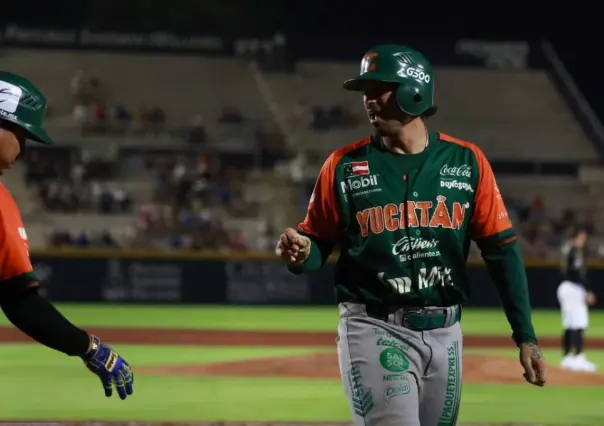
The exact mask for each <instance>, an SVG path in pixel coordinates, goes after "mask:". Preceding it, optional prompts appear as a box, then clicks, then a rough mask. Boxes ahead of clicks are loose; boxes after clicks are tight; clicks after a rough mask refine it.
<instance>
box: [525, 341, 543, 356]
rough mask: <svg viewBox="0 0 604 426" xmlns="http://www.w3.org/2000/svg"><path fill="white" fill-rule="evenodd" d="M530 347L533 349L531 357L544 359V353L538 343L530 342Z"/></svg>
mask: <svg viewBox="0 0 604 426" xmlns="http://www.w3.org/2000/svg"><path fill="white" fill-rule="evenodd" d="M528 346H529V349H530V350H531V358H532V359H542V358H543V354H542V353H541V350H539V347H538V346H537V345H535V344H534V343H529V345H528Z"/></svg>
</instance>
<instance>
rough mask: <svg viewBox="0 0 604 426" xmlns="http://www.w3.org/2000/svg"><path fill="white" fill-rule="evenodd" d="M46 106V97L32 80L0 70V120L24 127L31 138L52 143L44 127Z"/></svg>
mask: <svg viewBox="0 0 604 426" xmlns="http://www.w3.org/2000/svg"><path fill="white" fill-rule="evenodd" d="M46 107H47V102H46V97H45V96H44V95H43V94H42V92H40V91H39V90H38V88H37V87H36V86H34V85H33V84H32V83H31V82H29V81H28V80H26V79H25V78H23V77H21V76H18V75H17V74H13V73H10V72H7V71H0V120H6V121H10V122H12V123H15V124H16V125H17V126H20V127H22V128H23V129H25V130H26V131H27V133H28V138H29V139H31V140H34V141H36V142H40V143H44V144H47V145H52V143H53V142H52V139H51V138H50V136H48V134H47V133H46V132H45V131H44V129H43V128H42V123H43V121H44V116H45V115H46Z"/></svg>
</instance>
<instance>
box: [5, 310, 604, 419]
mask: <svg viewBox="0 0 604 426" xmlns="http://www.w3.org/2000/svg"><path fill="white" fill-rule="evenodd" d="M60 308H61V310H62V311H63V312H64V313H65V314H66V315H67V316H68V317H69V318H70V319H72V320H73V321H74V322H76V323H78V324H81V325H84V326H115V327H126V326H129V327H130V326H131V327H164V328H181V327H184V328H206V329H248V330H288V329H291V330H315V331H328V332H335V329H336V324H337V311H336V309H335V308H297V307H296V308H251V307H249V308H241V307H238V308H234V307H215V306H211V307H210V306H207V307H206V306H178V307H153V306H107V305H61V306H60ZM591 320H592V326H591V328H590V333H589V335H590V336H602V337H604V314H599V315H592V318H591ZM535 324H536V328H537V330H538V331H539V332H540V334H542V335H546V334H550V335H555V336H558V335H559V331H560V330H559V329H560V326H559V318H558V312H556V311H538V312H535ZM463 328H464V332H465V334H466V335H468V334H476V333H483V334H501V335H506V336H507V335H509V327H508V325H507V323H506V321H505V317H504V315H503V312H501V311H499V310H473V309H472V310H471V309H468V310H466V311H465V312H464V319H463ZM587 343H588V344H589V340H588V342H587ZM118 349H119V351H120V352H121V353H122V354H123V355H124V356H126V357H127V359H128V360H129V361H130V362H131V363H132V364H133V365H134V366H135V368H136V366H149V365H159V364H192V363H207V362H218V361H235V360H241V359H255V358H263V357H272V356H287V355H300V354H305V353H310V352H318V351H331V350H333V349H328V348H321V349H313V348H261V347H252V348H246V347H235V348H230V347H191V346H171V347H166V346H161V347H159V346H140V345H119V348H118ZM477 352H479V353H487V354H493V355H498V356H507V357H511V358H515V357H516V356H517V353H516V351H515V350H514V349H504V350H501V349H495V350H493V349H481V350H476V349H469V350H467V351H466V353H477ZM587 354H588V356H589V357H590V359H592V360H593V361H594V362H596V363H597V364H600V365H602V366H603V367H604V351H590V350H589V349H588V352H587ZM545 355H546V358H547V359H548V360H549V362H550V364H552V365H555V364H557V363H558V362H559V360H560V354H559V351H556V350H552V351H550V350H547V351H546V352H545ZM0 359H1V360H2V363H1V364H0V383H2V387H0V412H1V413H2V414H1V415H0V416H1V417H2V418H11V419H22V420H25V419H42V420H47V419H65V420H79V419H103V420H132V419H136V420H141V421H159V420H172V421H176V420H183V421H184V420H190V421H194V420H197V421H199V420H203V421H219V420H228V421H278V420H280V421H298V422H308V421H323V422H328V421H334V422H348V421H350V414H349V410H348V405H347V402H346V400H345V398H344V395H343V390H342V385H341V383H340V381H339V380H291V379H277V378H271V379H259V378H258V379H250V378H242V377H234V378H233V377H230V378H226V377H224V378H223V377H203V378H202V377H178V378H176V377H163V376H155V375H144V374H138V375H137V376H136V388H135V391H136V393H135V395H134V396H133V397H132V398H131V399H129V400H128V401H126V402H122V401H119V400H118V399H117V398H113V399H107V398H104V396H103V392H102V389H101V387H100V385H99V383H98V379H96V378H95V377H94V376H92V375H91V374H90V373H89V372H87V371H86V370H85V369H84V368H83V367H82V366H81V365H80V362H79V361H78V360H76V359H70V358H67V357H64V356H62V355H61V354H58V353H55V352H53V351H49V350H48V349H45V348H43V347H41V346H38V345H32V344H10V345H8V344H7V345H0ZM598 391H599V390H598V389H596V388H580V387H575V388H572V389H569V388H561V387H553V386H550V387H546V388H544V389H537V388H533V387H531V386H528V385H497V386H495V385H466V386H465V387H464V391H463V404H462V409H461V422H464V423H466V424H467V423H470V422H471V423H477V422H512V421H514V422H541V423H547V424H550V425H563V424H564V425H570V424H585V423H587V424H592V425H595V424H604V414H602V410H601V401H600V400H601V398H600V396H599V394H598ZM600 393H601V392H600Z"/></svg>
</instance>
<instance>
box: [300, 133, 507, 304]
mask: <svg viewBox="0 0 604 426" xmlns="http://www.w3.org/2000/svg"><path fill="white" fill-rule="evenodd" d="M299 231H300V232H301V233H303V234H306V235H308V236H312V237H314V238H313V239H314V240H315V241H318V242H321V243H322V245H323V246H325V245H327V246H328V247H333V246H336V245H338V246H340V258H339V260H338V263H337V268H336V276H335V279H336V283H335V284H336V298H337V300H338V302H342V301H357V302H362V303H381V304H392V305H407V306H449V305H453V304H458V303H463V302H465V301H466V300H467V298H468V295H469V283H468V278H467V274H466V266H465V264H466V261H467V256H468V251H469V247H470V243H471V241H472V240H474V241H478V242H485V241H488V242H489V243H490V244H494V245H505V244H507V243H509V242H512V241H514V239H515V237H514V232H513V229H512V224H511V222H510V220H509V218H508V214H507V211H506V207H505V205H504V202H503V199H502V197H501V194H500V193H499V190H498V188H497V184H496V181H495V177H494V175H493V171H492V169H491V166H490V164H489V162H488V160H487V159H486V157H485V155H484V154H483V152H482V151H481V150H480V149H479V148H478V147H477V146H476V145H474V144H471V143H469V142H465V141H462V140H459V139H456V138H453V137H450V136H447V135H445V134H442V133H438V132H430V134H429V144H428V146H427V148H426V149H425V150H424V151H422V152H421V153H418V154H414V155H397V154H394V153H392V152H391V151H389V150H387V149H386V148H385V147H384V146H383V143H382V141H381V139H379V138H374V137H371V138H366V139H363V140H361V141H359V142H356V143H354V144H352V145H349V146H346V147H343V148H341V149H338V150H336V151H335V152H333V153H332V154H331V155H330V156H329V158H328V159H327V160H326V162H325V163H324V165H323V167H322V169H321V171H320V173H319V177H318V179H317V182H316V185H315V188H314V191H313V194H312V196H311V200H310V203H309V206H308V212H307V215H306V218H305V219H304V221H303V222H302V223H301V224H300V225H299Z"/></svg>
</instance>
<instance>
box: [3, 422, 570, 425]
mask: <svg viewBox="0 0 604 426" xmlns="http://www.w3.org/2000/svg"><path fill="white" fill-rule="evenodd" d="M4 425H11V426H31V425H47V426H354V425H353V424H352V423H277V422H271V423H259V422H253V423H251V422H133V421H128V422H104V421H87V422H42V421H39V422H36V421H31V422H27V423H23V422H0V426H4ZM459 426H548V425H547V424H545V423H538V424H537V423H472V424H471V425H459ZM557 426H560V425H557ZM573 426H581V425H579V424H573Z"/></svg>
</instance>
